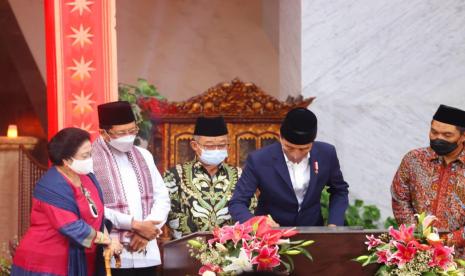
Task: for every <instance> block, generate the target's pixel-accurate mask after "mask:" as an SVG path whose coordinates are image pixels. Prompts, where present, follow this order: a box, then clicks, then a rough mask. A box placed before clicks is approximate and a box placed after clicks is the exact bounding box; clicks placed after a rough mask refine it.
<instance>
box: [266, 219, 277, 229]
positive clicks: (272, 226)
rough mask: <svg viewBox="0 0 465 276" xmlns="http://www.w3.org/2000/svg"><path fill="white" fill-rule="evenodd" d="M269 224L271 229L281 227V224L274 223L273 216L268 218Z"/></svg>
mask: <svg viewBox="0 0 465 276" xmlns="http://www.w3.org/2000/svg"><path fill="white" fill-rule="evenodd" d="M267 223H268V225H269V226H270V227H271V228H277V227H279V223H277V222H276V221H274V220H273V218H271V216H268V218H267Z"/></svg>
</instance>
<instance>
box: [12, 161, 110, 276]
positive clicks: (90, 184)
mask: <svg viewBox="0 0 465 276" xmlns="http://www.w3.org/2000/svg"><path fill="white" fill-rule="evenodd" d="M80 178H81V183H82V187H83V188H85V189H86V190H88V191H89V193H90V195H89V196H90V198H91V199H92V201H94V202H95V207H96V208H97V217H94V215H93V214H92V212H91V210H90V208H89V202H88V201H87V198H86V196H85V195H84V194H83V192H82V190H81V189H80V188H78V187H75V186H74V185H73V184H72V183H71V182H70V181H69V180H68V178H66V177H65V176H63V175H62V174H61V173H59V172H58V170H57V169H56V168H55V167H52V168H50V169H49V170H48V171H47V173H46V174H45V175H44V176H43V177H42V178H41V179H40V180H39V182H38V183H37V185H36V186H35V188H34V197H33V199H32V209H31V226H30V227H29V229H28V231H27V232H26V234H25V235H24V237H23V238H22V240H21V242H20V244H19V245H18V247H17V248H16V251H15V255H14V259H13V264H14V266H15V268H14V273H13V274H12V275H52V274H53V275H94V272H96V261H97V256H98V255H100V254H101V253H100V254H98V253H97V252H98V251H99V252H101V251H100V250H99V248H98V247H97V245H96V244H94V243H92V240H93V239H94V237H95V231H96V230H99V231H103V224H102V222H103V213H104V211H103V210H104V207H103V201H102V192H101V190H100V187H99V185H98V183H97V181H96V179H95V178H94V176H93V175H92V174H89V175H87V176H84V175H83V176H80ZM100 249H101V248H100ZM99 271H100V270H99Z"/></svg>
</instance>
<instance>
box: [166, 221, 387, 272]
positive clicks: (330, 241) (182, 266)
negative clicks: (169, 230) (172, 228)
mask: <svg viewBox="0 0 465 276" xmlns="http://www.w3.org/2000/svg"><path fill="white" fill-rule="evenodd" d="M297 230H298V231H299V234H297V235H296V236H294V237H292V238H291V239H292V240H301V239H306V240H314V241H315V243H314V244H312V245H310V246H309V247H307V248H308V250H309V252H310V253H311V254H312V256H313V262H312V261H310V260H308V259H306V258H305V257H304V256H302V255H298V256H294V258H293V260H294V264H295V270H294V272H293V273H292V274H291V275H295V276H308V275H328V276H333V275H334V276H335V275H351V276H352V275H374V274H375V272H376V270H377V269H378V266H377V265H375V264H373V265H369V266H367V267H362V266H361V265H360V264H359V263H357V262H355V261H352V259H354V258H356V257H358V256H360V255H363V254H365V253H366V245H365V244H364V243H365V241H366V237H365V236H366V235H371V234H375V235H379V234H381V233H384V232H386V231H385V230H384V231H383V230H360V229H357V228H351V227H335V228H328V227H298V228H297ZM198 236H204V237H207V238H210V237H211V236H212V235H211V234H210V233H209V232H198V233H194V234H191V235H189V236H186V237H183V238H181V239H178V240H174V241H171V242H168V243H166V244H165V246H164V252H163V275H165V276H184V275H198V270H199V268H200V266H201V264H200V262H199V261H197V260H196V259H194V258H192V257H190V256H189V253H188V249H187V246H186V244H187V241H188V240H189V239H193V238H195V237H198Z"/></svg>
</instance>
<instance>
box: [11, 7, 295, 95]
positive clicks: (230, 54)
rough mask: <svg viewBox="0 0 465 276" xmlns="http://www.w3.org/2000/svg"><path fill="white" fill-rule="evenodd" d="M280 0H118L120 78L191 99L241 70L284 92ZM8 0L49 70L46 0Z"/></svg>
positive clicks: (263, 85) (245, 78)
mask: <svg viewBox="0 0 465 276" xmlns="http://www.w3.org/2000/svg"><path fill="white" fill-rule="evenodd" d="M277 1H278V0H228V1H224V0H131V1H128V0H116V12H117V16H116V20H117V27H116V28H117V40H118V42H117V43H118V45H117V46H118V74H119V81H120V82H124V83H135V82H136V80H137V78H139V77H142V78H146V79H148V80H149V81H150V82H152V83H154V84H155V85H156V86H157V87H158V88H159V91H160V92H161V93H162V94H163V95H165V96H166V97H168V99H169V100H185V99H187V98H189V97H191V96H194V95H197V94H199V93H201V92H203V91H205V90H206V89H207V88H209V87H210V86H213V85H215V84H217V83H219V82H222V81H229V80H231V79H233V78H235V77H239V78H241V79H242V80H243V81H251V82H255V83H256V84H257V85H259V86H260V87H261V88H263V89H264V90H265V91H266V92H268V93H270V94H271V95H274V96H279V60H278V52H277V49H276V48H275V46H277V43H278V39H279V35H278V27H277V26H278V22H279V21H278V18H277V17H278V16H277V14H278V13H277V8H278V7H277V5H278V2H277ZM9 2H10V4H11V6H12V9H13V11H14V13H15V16H16V17H17V20H18V23H19V25H20V27H21V30H22V31H23V34H24V35H25V38H26V41H27V43H28V44H29V48H30V49H31V52H32V54H33V56H34V58H35V60H36V63H37V65H38V67H39V69H40V72H41V74H42V76H43V77H44V78H45V74H46V67H45V31H44V27H45V23H44V9H43V0H10V1H9ZM275 16H276V18H275ZM273 43H274V45H275V46H273ZM284 94H286V93H284ZM280 97H281V98H285V95H281V96H280Z"/></svg>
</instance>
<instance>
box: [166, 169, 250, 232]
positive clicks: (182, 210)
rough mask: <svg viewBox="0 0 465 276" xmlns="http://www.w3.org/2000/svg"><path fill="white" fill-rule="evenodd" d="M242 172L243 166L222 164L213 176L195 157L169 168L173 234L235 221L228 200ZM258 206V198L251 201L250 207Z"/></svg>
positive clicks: (167, 180) (169, 216)
mask: <svg viewBox="0 0 465 276" xmlns="http://www.w3.org/2000/svg"><path fill="white" fill-rule="evenodd" d="M241 173H242V170H241V169H240V168H236V167H232V166H230V165H228V164H225V163H223V164H221V165H220V166H219V167H218V171H217V172H216V174H215V175H213V176H210V174H209V173H208V172H207V170H206V169H205V168H204V167H203V166H202V164H201V163H200V162H198V161H196V160H193V161H190V162H186V163H184V164H178V165H176V167H174V168H172V169H170V170H168V171H166V172H165V174H164V177H163V178H164V181H165V184H166V186H167V188H168V190H169V193H170V199H171V211H170V213H169V215H168V222H169V226H170V228H171V229H172V231H173V237H174V238H180V237H181V236H184V235H187V234H190V233H194V232H197V231H211V230H213V229H214V228H215V226H220V227H221V226H222V225H225V224H233V221H232V219H231V216H230V214H229V211H228V202H229V200H230V199H231V197H232V193H233V191H234V187H235V186H236V183H237V180H238V178H239V177H240V174H241ZM255 206H256V200H254V201H252V203H251V208H255Z"/></svg>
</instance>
